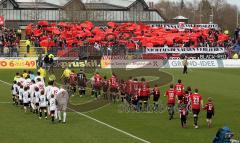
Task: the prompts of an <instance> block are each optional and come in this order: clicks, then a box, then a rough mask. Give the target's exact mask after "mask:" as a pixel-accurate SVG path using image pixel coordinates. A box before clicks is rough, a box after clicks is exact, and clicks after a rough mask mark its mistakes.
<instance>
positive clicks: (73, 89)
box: [69, 70, 77, 96]
mask: <svg viewBox="0 0 240 143" xmlns="http://www.w3.org/2000/svg"><path fill="white" fill-rule="evenodd" d="M69 85H70V92H71V94H70V95H72V96H74V94H75V93H76V90H77V89H76V86H77V74H76V73H75V71H74V70H72V71H71V74H70V76H69Z"/></svg>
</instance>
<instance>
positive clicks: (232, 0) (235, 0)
mask: <svg viewBox="0 0 240 143" xmlns="http://www.w3.org/2000/svg"><path fill="white" fill-rule="evenodd" d="M146 1H147V2H148V1H152V2H159V1H161V0H146ZM165 1H167V0H165ZM169 1H180V0H169ZM185 1H193V0H185ZM198 1H200V0H198ZM226 1H227V2H228V3H230V4H233V5H237V6H238V7H239V8H240V0H226Z"/></svg>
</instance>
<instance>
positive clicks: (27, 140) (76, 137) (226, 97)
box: [0, 69, 240, 143]
mask: <svg viewBox="0 0 240 143" xmlns="http://www.w3.org/2000/svg"><path fill="white" fill-rule="evenodd" d="M15 72H16V70H0V80H2V81H5V82H8V83H11V82H12V80H13V76H14V74H15ZM115 72H116V73H117V74H118V75H119V76H120V77H121V78H124V79H126V78H128V76H130V75H132V76H135V77H141V76H144V77H146V78H147V79H149V80H150V81H151V85H153V84H155V83H157V84H159V85H161V92H162V93H163V92H165V91H166V89H167V88H168V85H169V83H171V82H173V83H175V82H176V81H177V79H179V78H180V79H182V81H183V82H184V84H185V86H192V87H193V88H194V87H197V88H198V89H199V90H200V93H201V94H202V95H203V98H204V101H205V102H206V99H207V98H208V97H210V96H211V97H212V98H213V99H214V103H215V107H216V115H215V117H214V119H213V121H214V122H213V125H214V126H213V128H211V129H208V128H207V126H206V122H205V116H206V115H205V112H204V111H201V113H200V118H199V129H194V128H193V126H192V124H193V118H192V114H190V116H189V119H188V123H187V124H188V128H187V129H182V128H181V127H180V120H179V117H178V114H175V118H174V120H171V121H169V120H168V116H167V113H166V112H162V113H135V112H128V113H125V112H121V111H120V109H119V108H120V103H119V104H113V103H110V104H108V103H107V102H104V101H94V100H93V98H92V97H90V95H89V96H88V97H84V98H80V97H78V96H75V97H74V98H72V99H71V104H72V106H74V105H75V107H74V111H75V110H77V111H81V109H78V108H85V107H84V104H88V106H94V105H97V104H98V105H99V106H96V107H95V109H93V110H92V108H90V107H86V108H90V109H89V110H88V111H87V112H86V111H85V110H84V111H85V112H84V116H83V115H81V113H79V112H69V113H68V115H67V124H51V122H50V120H39V119H38V117H37V116H36V115H33V114H32V113H30V112H29V113H24V112H23V110H22V109H20V108H19V107H16V106H14V105H12V104H11V103H9V102H11V93H10V86H9V85H7V84H6V83H3V82H0V92H1V94H0V119H1V121H0V142H1V143H32V142H35V143H44V142H49V143H66V142H69V143H141V142H143V140H145V141H148V142H152V143H210V142H211V141H212V139H213V138H214V136H215V134H216V132H217V130H218V128H220V127H223V126H225V125H227V126H229V127H230V128H231V129H232V131H233V132H234V133H235V138H237V137H238V135H239V133H240V130H239V129H240V128H239V127H240V123H239V100H240V96H239V93H240V92H239V91H240V89H239V81H240V69H192V70H191V71H190V73H189V75H187V76H186V75H182V74H181V71H180V70H177V69H164V70H161V72H160V71H159V70H153V69H136V70H129V71H125V70H119V69H118V70H115ZM100 73H102V74H105V73H107V75H109V74H110V73H111V72H110V71H100ZM160 100H161V102H162V103H165V100H166V99H165V97H163V96H161V97H160ZM89 103H90V104H89ZM77 105H79V106H77ZM81 105H82V106H81ZM98 107H100V108H98ZM70 108H71V107H70ZM85 115H87V116H88V117H92V118H94V119H96V120H98V121H101V123H99V122H96V120H92V119H90V118H87V117H86V116H85ZM102 122H104V124H103V123H102ZM112 127H115V128H114V129H113V128H112ZM119 129H120V130H121V131H120V130H119ZM123 131H125V132H124V133H123ZM132 135H134V137H135V138H134V137H133V136H132ZM141 139H143V140H141Z"/></svg>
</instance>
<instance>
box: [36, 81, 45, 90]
mask: <svg viewBox="0 0 240 143" xmlns="http://www.w3.org/2000/svg"><path fill="white" fill-rule="evenodd" d="M36 85H37V87H38V88H39V91H40V92H41V91H45V83H44V82H42V80H41V79H40V78H38V79H37V82H36Z"/></svg>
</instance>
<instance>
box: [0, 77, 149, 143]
mask: <svg viewBox="0 0 240 143" xmlns="http://www.w3.org/2000/svg"><path fill="white" fill-rule="evenodd" d="M0 82H2V83H4V84H7V85H9V86H11V84H10V83H8V82H5V81H3V80H0ZM0 103H1V102H0ZM68 109H69V110H72V111H73V112H75V113H77V114H79V115H81V116H84V117H86V118H88V119H90V120H93V121H95V122H97V123H99V124H102V125H105V126H107V127H109V128H111V129H113V130H115V131H118V132H120V133H123V134H125V135H127V136H129V137H132V138H134V139H137V140H139V141H141V142H143V143H151V142H149V141H147V140H144V139H142V138H139V137H137V136H135V135H133V134H130V133H128V132H126V131H123V130H121V129H118V128H116V127H113V126H111V125H109V124H107V123H104V122H102V121H99V120H97V119H95V118H93V117H90V116H88V115H86V114H84V113H81V112H78V111H76V110H74V109H71V108H68Z"/></svg>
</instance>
